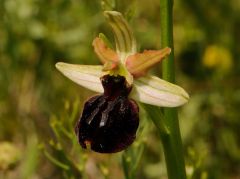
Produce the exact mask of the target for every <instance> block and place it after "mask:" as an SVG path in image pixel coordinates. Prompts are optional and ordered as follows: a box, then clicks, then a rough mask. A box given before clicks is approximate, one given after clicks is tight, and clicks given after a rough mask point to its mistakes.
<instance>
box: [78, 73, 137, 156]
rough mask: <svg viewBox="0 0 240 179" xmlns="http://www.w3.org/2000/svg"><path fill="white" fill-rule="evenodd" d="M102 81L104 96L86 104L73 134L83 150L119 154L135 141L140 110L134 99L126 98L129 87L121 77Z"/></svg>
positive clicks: (106, 77)
mask: <svg viewBox="0 0 240 179" xmlns="http://www.w3.org/2000/svg"><path fill="white" fill-rule="evenodd" d="M101 82H102V85H103V88H104V93H103V94H102V95H96V96H94V97H92V98H90V99H89V100H88V101H87V102H86V103H85V105H84V109H83V112H82V116H81V118H80V119H79V121H78V123H77V125H76V128H75V132H76V134H77V136H78V140H79V143H80V145H81V146H82V147H83V148H90V149H91V150H93V151H95V152H100V153H114V152H119V151H121V150H124V149H126V148H127V147H128V146H129V145H131V144H132V143H133V141H134V139H135V138H136V131H137V128H138V124H139V114H138V112H139V109H138V106H137V104H136V102H135V101H134V100H132V99H128V95H129V93H130V91H131V88H129V87H127V82H126V79H125V78H124V77H123V76H119V75H118V76H111V75H105V76H103V77H102V78H101Z"/></svg>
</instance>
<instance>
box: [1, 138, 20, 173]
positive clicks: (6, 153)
mask: <svg viewBox="0 0 240 179" xmlns="http://www.w3.org/2000/svg"><path fill="white" fill-rule="evenodd" d="M19 159H20V152H19V149H18V148H17V147H16V146H15V145H14V144H12V143H10V142H1V143H0V171H1V170H7V169H9V168H11V167H12V166H14V165H15V164H16V163H17V162H18V161H19Z"/></svg>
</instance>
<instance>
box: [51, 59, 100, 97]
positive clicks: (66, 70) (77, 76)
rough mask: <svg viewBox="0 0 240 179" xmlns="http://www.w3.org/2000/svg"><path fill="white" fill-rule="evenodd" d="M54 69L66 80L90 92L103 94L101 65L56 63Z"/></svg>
mask: <svg viewBox="0 0 240 179" xmlns="http://www.w3.org/2000/svg"><path fill="white" fill-rule="evenodd" d="M56 68H57V69H58V70H59V71H60V72H61V73H62V74H63V75H64V76H66V77H67V78H69V79H70V80H72V81H74V82H75V83H77V84H79V85H80V86H83V87H85V88H88V89H90V90H92V91H95V92H98V93H103V87H102V84H101V81H100V77H101V75H102V68H103V66H101V65H74V64H68V63H63V62H58V63H57V64H56Z"/></svg>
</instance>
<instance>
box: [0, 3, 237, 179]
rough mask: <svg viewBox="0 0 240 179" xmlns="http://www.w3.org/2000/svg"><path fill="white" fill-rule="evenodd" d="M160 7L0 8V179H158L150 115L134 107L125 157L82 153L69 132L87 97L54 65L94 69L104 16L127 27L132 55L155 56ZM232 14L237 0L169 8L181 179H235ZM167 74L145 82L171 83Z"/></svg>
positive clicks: (160, 169)
mask: <svg viewBox="0 0 240 179" xmlns="http://www.w3.org/2000/svg"><path fill="white" fill-rule="evenodd" d="M162 1H163V0H148V1H144V0H140V1H136V0H135V1H134V0H133V1H127V0H121V1H120V0H104V1H100V0H91V1H87V0H59V1H54V0H52V1H43V0H42V1H40V0H1V1H0V151H2V152H1V153H0V161H1V162H0V178H4V179H5V178H7V179H8V178H9V179H13V178H23V179H25V178H54V179H55V178H56V179H58V178H97V179H98V178H110V179H111V178H130V179H132V178H141V179H145V178H146V179H157V178H166V176H167V170H166V166H165V159H164V155H163V154H164V149H163V146H162V143H161V140H160V138H162V137H159V135H160V136H161V135H162V133H160V134H159V130H160V131H161V130H162V131H163V133H164V130H165V128H164V126H162V125H161V124H162V123H161V120H165V119H166V118H164V119H163V117H162V113H161V112H160V111H159V110H158V111H156V108H153V107H152V106H145V105H142V104H140V116H141V120H140V127H139V129H138V134H137V140H136V142H134V144H133V145H132V146H131V147H130V148H129V149H127V150H126V151H124V152H121V153H118V154H111V155H101V154H96V153H92V152H90V151H85V150H82V149H81V147H80V146H79V145H78V143H77V138H76V137H75V134H74V126H75V123H76V121H77V119H78V118H79V115H80V113H81V110H82V107H83V104H84V102H85V100H86V99H87V98H88V97H90V96H91V95H94V94H95V93H93V92H91V91H88V90H86V89H84V88H82V87H80V86H77V85H75V84H74V83H72V82H71V81H69V80H67V79H66V78H64V77H63V76H62V75H61V74H60V73H59V72H58V71H57V70H56V69H55V63H56V62H58V61H64V62H67V63H79V64H98V63H99V61H98V59H97V56H96V55H95V54H94V52H93V47H92V40H93V39H94V38H95V37H96V36H98V34H99V32H103V33H104V34H105V35H107V36H108V37H110V40H111V41H113V35H112V32H111V30H110V27H107V25H106V23H105V20H104V17H103V15H102V12H103V10H117V11H120V12H122V13H123V14H124V15H125V17H127V19H128V20H129V22H130V25H131V26H132V27H134V28H133V30H134V34H135V36H136V39H137V42H138V45H139V46H138V49H139V51H141V50H142V49H160V48H162V47H163V46H165V44H166V42H164V38H166V35H164V34H165V33H164V32H163V29H164V28H166V27H163V26H164V22H163V21H162V19H161V17H160V14H161V13H162V6H160V3H161V2H162ZM239 11H240V4H239V3H238V1H237V0H233V1H224V0H217V1H214V2H213V1H207V0H203V1H197V0H186V1H175V2H174V8H173V34H174V52H175V54H174V56H175V57H174V58H175V62H174V63H175V65H174V66H175V67H174V68H175V77H176V80H175V81H176V83H177V84H178V85H180V86H182V87H184V89H186V91H188V92H189V94H190V97H191V98H190V101H189V103H187V104H186V105H184V106H183V107H180V108H179V109H178V112H179V115H178V118H179V122H180V131H181V135H182V143H183V153H184V159H185V164H186V174H187V178H192V179H195V178H201V179H208V178H210V179H221V178H230V179H235V178H239V177H240V171H239V168H240V137H239V136H240V131H239V128H240V113H239V106H240V83H239V81H240V79H239V74H240V59H239V58H240V33H239V28H240V14H239ZM168 32H169V31H168ZM161 34H163V35H162V36H161ZM165 40H166V39H165ZM170 58H172V57H170ZM164 63H165V62H164ZM166 66H168V65H167V64H166V63H165V64H162V65H160V66H157V67H155V68H154V69H153V70H152V71H151V73H154V74H156V75H158V76H161V74H162V73H163V76H162V77H163V78H165V79H168V80H170V81H172V80H173V77H168V75H166V73H168V72H166V71H165V70H161V69H162V67H163V68H165V69H166V68H167V67H166ZM171 70H172V69H171ZM146 109H147V111H145V110H146ZM164 110H165V111H163V113H164V114H166V113H168V112H167V111H166V109H164ZM167 110H168V109H167ZM149 111H150V112H149ZM169 113H172V112H169ZM152 115H155V116H156V115H157V117H158V118H159V121H160V123H158V122H159V121H155V120H153V121H154V123H155V124H160V125H159V130H158V129H157V128H156V127H155V126H154V124H153V121H152V120H150V118H151V116H152ZM152 118H153V117H152ZM168 122H169V121H168ZM180 160H181V159H180ZM180 165H181V164H180Z"/></svg>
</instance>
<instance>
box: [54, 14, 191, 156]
mask: <svg viewBox="0 0 240 179" xmlns="http://www.w3.org/2000/svg"><path fill="white" fill-rule="evenodd" d="M104 16H105V17H106V20H107V22H108V23H109V24H110V26H111V28H112V30H113V33H114V38H115V42H116V51H114V50H113V49H111V48H110V47H108V46H107V43H106V39H105V38H103V37H102V36H99V37H97V38H95V39H94V41H93V47H94V51H95V53H96V54H97V56H98V57H99V59H100V61H101V62H102V63H103V65H76V64H67V63H63V62H58V63H57V64H56V68H57V69H58V70H59V71H60V72H62V73H63V75H65V76H66V77H68V78H69V79H71V80H72V81H74V82H75V83H77V84H79V85H81V86H83V87H86V88H88V89H90V90H92V91H95V92H98V93H103V94H102V95H98V96H94V97H92V98H90V99H89V100H88V101H87V102H86V103H85V106H84V109H83V113H82V116H81V119H80V120H79V122H78V124H77V126H76V129H75V130H76V133H77V135H78V138H79V143H80V144H81V146H82V147H83V148H91V149H92V150H94V151H96V152H101V153H112V152H118V151H121V150H123V149H125V148H126V147H128V146H129V145H130V144H131V143H132V142H133V141H134V139H135V133H136V130H137V127H138V118H139V116H138V106H137V103H136V102H135V101H134V100H136V101H139V102H142V103H146V104H150V105H156V106H162V107H177V106H181V105H183V104H185V103H186V102H187V101H188V99H189V96H188V94H187V93H186V92H185V90H184V89H182V88H181V87H179V86H177V85H175V84H172V83H169V82H167V81H164V80H162V79H160V78H158V77H156V76H152V75H148V74H147V71H148V70H149V69H150V68H151V67H152V66H154V65H156V64H157V63H159V62H160V61H161V60H162V59H164V57H166V56H167V55H169V54H170V53H171V49H170V48H168V47H165V48H163V49H162V50H145V51H144V52H143V53H138V52H137V51H136V41H135V38H134V36H133V32H132V31H131V29H130V27H129V25H128V23H127V21H126V20H125V19H124V17H123V16H122V14H121V13H119V12H116V11H105V12H104ZM132 99H133V100H132ZM115 118H121V120H122V121H123V123H125V124H122V122H116V121H118V119H115ZM129 118H131V119H129ZM113 121H114V122H113ZM120 123H121V124H120ZM119 126H120V127H119ZM116 128H117V129H116ZM126 128H127V129H126ZM117 130H119V131H117ZM106 131H107V132H106ZM89 133H90V134H89Z"/></svg>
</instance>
